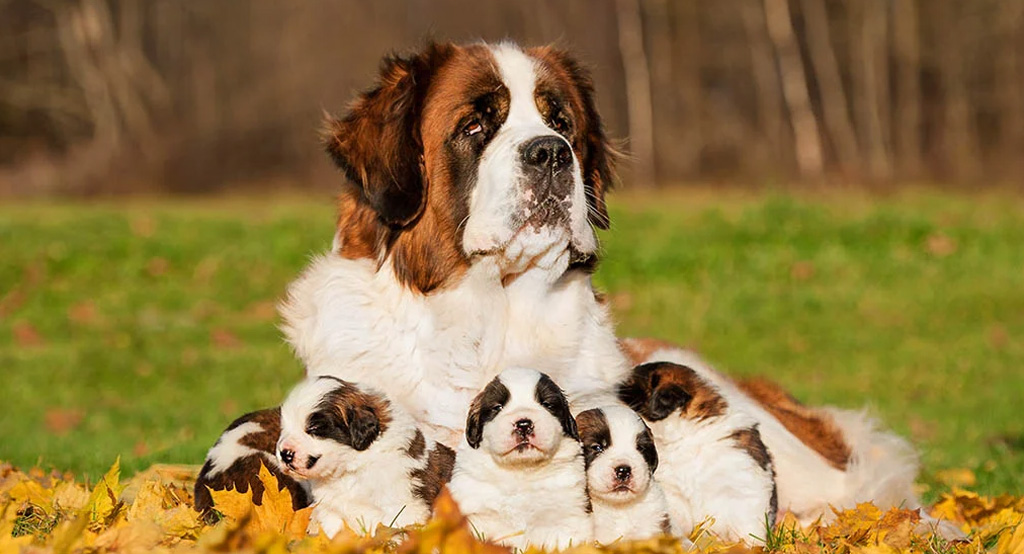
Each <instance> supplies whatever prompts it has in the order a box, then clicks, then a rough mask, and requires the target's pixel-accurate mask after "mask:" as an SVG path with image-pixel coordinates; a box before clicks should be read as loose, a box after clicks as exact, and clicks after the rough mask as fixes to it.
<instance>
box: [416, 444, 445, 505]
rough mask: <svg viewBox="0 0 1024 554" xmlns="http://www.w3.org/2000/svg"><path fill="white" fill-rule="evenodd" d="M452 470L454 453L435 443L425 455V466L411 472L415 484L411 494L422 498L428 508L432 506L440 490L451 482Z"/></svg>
mask: <svg viewBox="0 0 1024 554" xmlns="http://www.w3.org/2000/svg"><path fill="white" fill-rule="evenodd" d="M454 468H455V451H454V450H452V449H451V448H448V447H447V446H445V445H443V444H441V443H436V444H435V445H434V448H432V449H431V450H430V453H429V454H427V463H426V465H424V466H423V467H422V468H421V469H416V470H413V472H412V478H413V481H414V483H415V485H414V489H413V492H414V493H415V494H416V496H418V497H419V498H422V499H423V501H424V502H426V503H427V505H428V506H433V505H434V500H436V499H437V495H438V494H440V493H441V489H442V488H443V487H444V486H445V485H446V484H447V483H448V481H451V479H452V470H453V469H454Z"/></svg>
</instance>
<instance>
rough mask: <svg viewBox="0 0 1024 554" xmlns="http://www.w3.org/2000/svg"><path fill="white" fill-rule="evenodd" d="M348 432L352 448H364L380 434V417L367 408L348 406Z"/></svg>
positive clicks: (359, 449) (360, 449) (361, 449)
mask: <svg viewBox="0 0 1024 554" xmlns="http://www.w3.org/2000/svg"><path fill="white" fill-rule="evenodd" d="M348 434H349V439H350V440H351V443H352V448H354V449H356V450H358V451H360V452H361V451H363V450H366V449H367V448H369V447H370V445H371V444H373V441H375V440H377V437H378V436H380V418H378V417H377V414H376V412H374V411H373V410H371V409H369V408H350V409H349V413H348Z"/></svg>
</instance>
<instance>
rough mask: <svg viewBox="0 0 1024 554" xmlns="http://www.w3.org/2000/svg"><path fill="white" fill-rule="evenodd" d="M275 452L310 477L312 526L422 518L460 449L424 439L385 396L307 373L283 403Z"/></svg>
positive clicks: (360, 527)
mask: <svg viewBox="0 0 1024 554" xmlns="http://www.w3.org/2000/svg"><path fill="white" fill-rule="evenodd" d="M277 458H278V461H279V462H280V465H281V467H282V468H284V471H285V472H287V473H288V474H289V475H291V476H294V477H295V478H297V479H302V480H306V481H308V482H309V484H310V486H311V488H312V491H313V498H314V500H315V502H316V504H315V506H314V508H313V514H312V518H311V521H310V532H316V530H317V529H321V530H323V532H324V533H325V534H327V535H328V536H329V537H333V536H334V535H335V534H336V533H337V532H338V531H339V530H341V529H342V527H344V526H348V527H349V528H351V529H354V530H356V531H363V532H371V531H373V530H374V529H375V528H376V527H377V524H380V523H383V524H384V525H390V526H395V527H404V526H406V525H411V524H414V523H423V522H425V521H426V520H427V519H428V518H429V517H430V513H431V508H432V506H433V503H434V499H435V498H436V497H437V494H438V492H439V491H440V490H441V487H443V486H444V484H445V483H446V482H448V480H449V479H450V478H451V474H452V466H453V465H454V461H455V453H454V452H453V451H452V449H450V448H448V447H447V446H444V445H443V444H438V443H435V442H434V441H432V440H429V439H427V438H425V437H424V435H423V433H422V432H420V430H419V429H418V428H417V427H416V424H415V422H414V421H413V418H412V417H411V416H410V415H409V414H408V413H406V412H405V411H404V410H402V409H400V408H399V407H398V406H397V405H395V404H392V403H391V402H390V401H388V399H387V398H385V397H384V395H382V394H380V393H378V392H374V391H372V390H370V389H367V388H363V387H360V386H357V385H355V384H353V383H349V382H346V381H342V380H340V379H337V378H335V377H327V376H322V377H319V378H309V379H307V380H306V381H303V382H302V383H300V384H299V385H298V386H297V387H296V388H295V389H294V390H293V391H292V392H291V393H290V394H289V395H288V398H286V399H285V401H284V404H283V405H282V406H281V437H280V439H279V440H278V441H277Z"/></svg>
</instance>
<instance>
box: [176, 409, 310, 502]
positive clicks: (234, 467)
mask: <svg viewBox="0 0 1024 554" xmlns="http://www.w3.org/2000/svg"><path fill="white" fill-rule="evenodd" d="M245 423H257V424H259V425H260V427H261V429H260V430H259V431H256V432H253V433H249V434H247V435H244V436H243V437H242V438H241V439H239V440H238V443H239V444H241V445H243V446H247V447H249V448H252V449H254V450H258V451H260V452H263V453H265V454H266V455H267V456H268V457H269V458H270V459H273V458H274V457H275V456H276V449H277V438H278V436H279V435H280V434H281V409H280V408H272V409H267V410H260V411H257V412H252V413H248V414H245V415H244V416H242V417H240V418H238V419H236V420H235V421H233V422H232V423H231V425H229V426H228V428H227V429H225V431H224V432H225V433H227V432H228V431H231V430H232V429H234V428H236V427H238V426H240V425H243V424H245ZM220 440H222V439H218V442H220ZM261 465H263V466H266V468H267V470H268V471H270V473H271V474H273V475H274V476H275V477H277V483H278V487H279V489H288V491H289V492H290V493H291V496H292V508H293V509H295V510H299V509H301V508H305V507H306V506H309V505H310V504H311V503H312V500H313V499H312V498H310V497H309V495H308V493H307V492H306V489H304V488H303V487H302V485H300V484H299V482H298V481H296V480H294V479H292V478H291V477H289V476H288V475H286V474H285V473H284V472H282V471H280V470H279V469H278V468H277V465H276V464H274V463H272V462H270V461H269V460H268V459H267V458H264V457H263V456H262V455H260V454H251V455H249V456H244V457H242V458H238V459H237V460H235V461H234V462H233V463H232V464H231V465H230V466H229V467H228V468H227V469H225V470H223V471H221V472H219V473H217V474H216V475H212V476H211V475H210V472H211V471H212V470H213V464H212V463H211V462H210V461H207V462H206V463H205V464H204V465H203V468H202V470H200V472H199V477H198V479H196V485H195V490H194V494H195V504H194V506H195V509H196V511H198V512H200V513H202V514H203V515H204V517H209V515H210V514H211V511H212V509H213V508H214V504H213V495H212V494H210V490H211V489H212V490H215V491H221V490H228V489H234V490H237V491H238V492H242V493H244V492H246V491H248V490H249V489H250V488H251V489H252V501H253V503H254V504H261V503H262V502H263V491H264V487H263V482H262V481H260V479H259V472H260V466H261Z"/></svg>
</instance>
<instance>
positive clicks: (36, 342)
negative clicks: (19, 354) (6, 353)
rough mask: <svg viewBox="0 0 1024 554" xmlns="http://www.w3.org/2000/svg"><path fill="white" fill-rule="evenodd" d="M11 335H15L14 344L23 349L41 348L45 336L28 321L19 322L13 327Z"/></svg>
mask: <svg viewBox="0 0 1024 554" xmlns="http://www.w3.org/2000/svg"><path fill="white" fill-rule="evenodd" d="M11 334H13V335H14V344H17V345H18V346H21V347H26V348H27V347H32V346H40V345H42V344H43V342H44V341H43V336H42V335H41V334H39V331H37V330H36V328H35V327H34V326H33V325H32V324H31V323H29V322H27V321H19V322H17V323H15V324H14V325H12V326H11Z"/></svg>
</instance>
